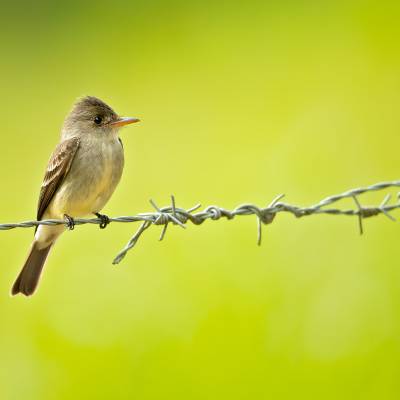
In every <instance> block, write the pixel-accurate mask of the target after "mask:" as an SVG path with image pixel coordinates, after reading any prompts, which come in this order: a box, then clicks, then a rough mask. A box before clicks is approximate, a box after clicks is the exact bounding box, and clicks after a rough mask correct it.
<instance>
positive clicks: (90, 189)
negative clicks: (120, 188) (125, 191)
mask: <svg viewBox="0 0 400 400" xmlns="http://www.w3.org/2000/svg"><path fill="white" fill-rule="evenodd" d="M118 145H119V143H118ZM113 150H114V151H113ZM117 150H118V151H115V149H113V148H109V149H108V148H106V149H103V151H101V152H100V153H99V157H98V158H97V160H96V162H95V163H94V164H88V163H87V162H85V159H84V156H85V154H83V155H78V156H80V157H78V158H77V159H75V160H74V163H73V167H72V168H71V170H70V172H69V173H68V175H67V177H66V178H65V180H64V182H63V183H62V184H61V187H60V188H59V189H58V190H57V193H56V195H55V196H54V198H53V200H52V202H51V203H50V205H49V208H48V211H49V214H50V215H51V216H52V217H57V218H62V217H63V215H64V214H67V215H69V216H71V217H82V216H85V215H88V214H92V213H94V212H99V211H100V210H101V209H102V208H103V207H104V205H105V204H106V203H107V201H108V200H109V198H110V197H111V195H112V193H113V192H114V190H115V187H116V186H117V184H118V182H119V180H120V178H121V175H122V169H123V156H122V157H121V154H122V152H119V149H118V148H117Z"/></svg>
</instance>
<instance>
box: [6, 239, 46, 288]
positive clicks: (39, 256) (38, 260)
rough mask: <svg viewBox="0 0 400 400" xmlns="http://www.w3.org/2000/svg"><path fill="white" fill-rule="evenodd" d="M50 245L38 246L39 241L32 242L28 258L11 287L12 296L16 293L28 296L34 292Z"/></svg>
mask: <svg viewBox="0 0 400 400" xmlns="http://www.w3.org/2000/svg"><path fill="white" fill-rule="evenodd" d="M52 245H53V243H50V244H49V245H48V246H47V247H44V248H39V243H38V242H37V241H34V242H33V244H32V247H31V250H30V252H29V255H28V258H27V259H26V261H25V264H24V266H23V268H22V270H21V272H20V273H19V275H18V278H17V279H16V281H15V283H14V285H13V287H12V289H11V294H12V295H13V296H14V295H16V294H18V293H22V294H24V295H25V296H30V295H32V294H33V293H34V291H35V290H36V287H37V285H38V282H39V278H40V274H41V272H42V270H43V266H44V263H45V261H46V258H47V255H48V254H49V251H50V249H51V247H52Z"/></svg>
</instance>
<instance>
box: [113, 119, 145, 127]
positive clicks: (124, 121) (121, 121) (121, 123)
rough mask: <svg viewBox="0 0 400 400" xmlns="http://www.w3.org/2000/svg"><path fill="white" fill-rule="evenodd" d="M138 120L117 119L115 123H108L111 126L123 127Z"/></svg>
mask: <svg viewBox="0 0 400 400" xmlns="http://www.w3.org/2000/svg"><path fill="white" fill-rule="evenodd" d="M139 121H140V119H138V118H132V117H119V118H118V119H117V120H116V121H113V122H110V125H112V126H118V127H120V126H125V125H129V124H134V123H135V122H139Z"/></svg>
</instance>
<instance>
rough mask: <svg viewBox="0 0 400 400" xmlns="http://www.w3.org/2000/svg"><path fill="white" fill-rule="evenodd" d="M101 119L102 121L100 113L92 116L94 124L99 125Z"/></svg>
mask: <svg viewBox="0 0 400 400" xmlns="http://www.w3.org/2000/svg"><path fill="white" fill-rule="evenodd" d="M102 121H103V118H101V117H100V115H96V116H95V117H94V123H95V124H96V125H100V124H101V122H102Z"/></svg>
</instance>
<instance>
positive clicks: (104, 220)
mask: <svg viewBox="0 0 400 400" xmlns="http://www.w3.org/2000/svg"><path fill="white" fill-rule="evenodd" d="M93 214H94V215H95V216H96V217H97V218H100V220H101V222H100V229H104V228H105V227H106V226H107V225H108V224H109V223H110V218H108V216H107V215H104V214H100V213H93Z"/></svg>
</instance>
